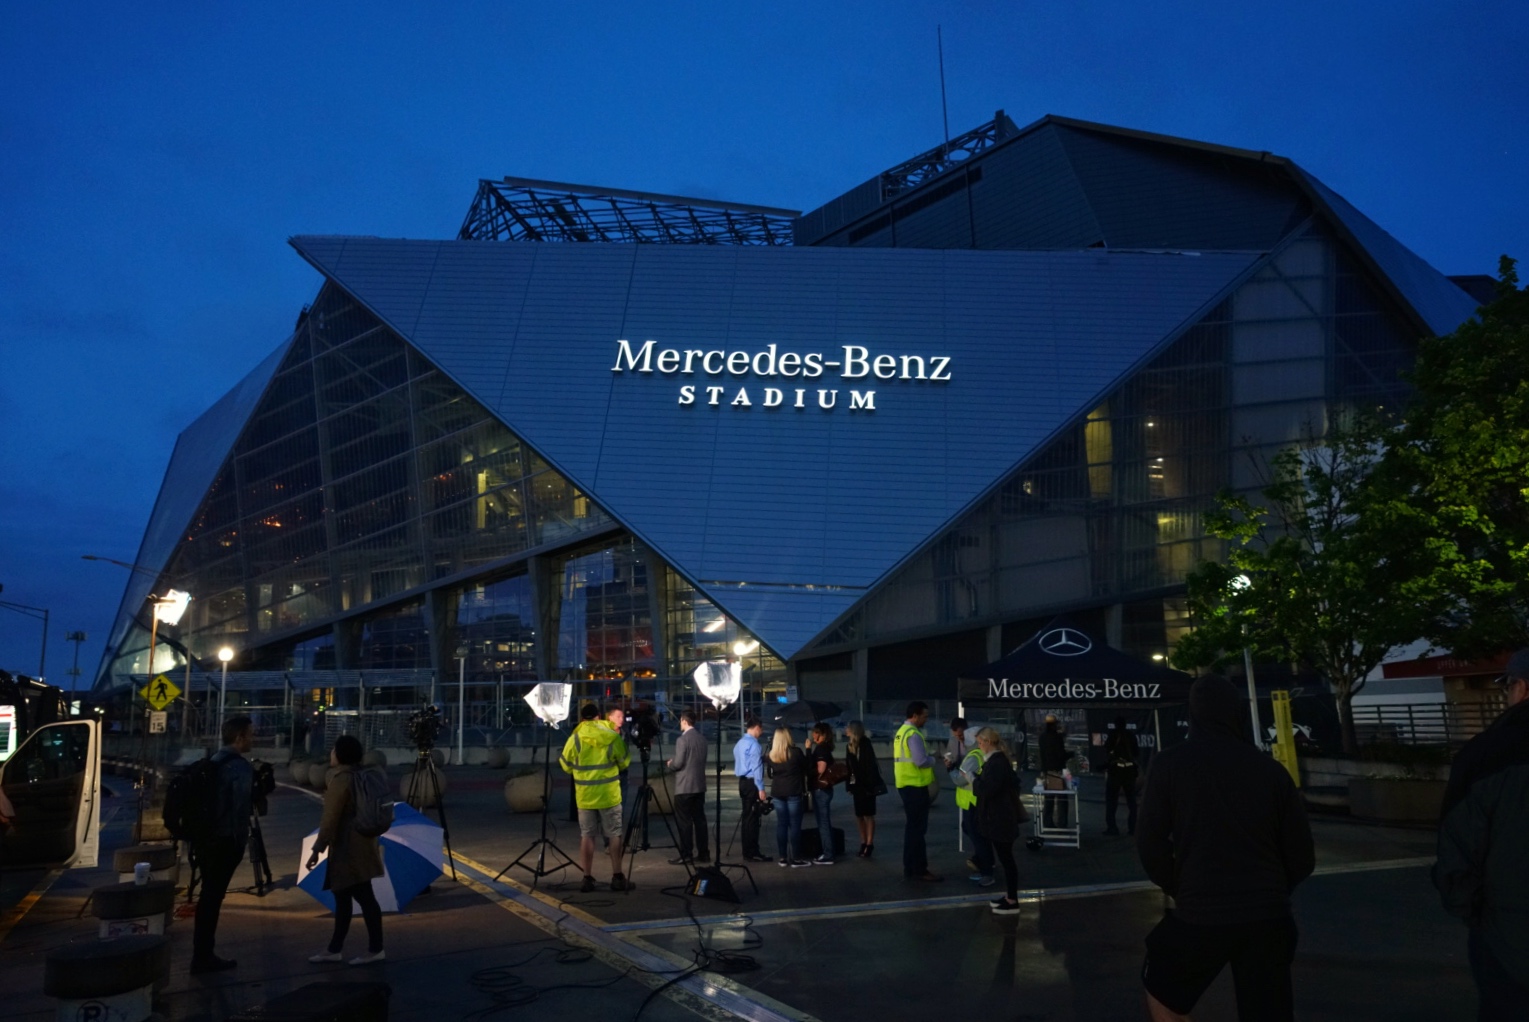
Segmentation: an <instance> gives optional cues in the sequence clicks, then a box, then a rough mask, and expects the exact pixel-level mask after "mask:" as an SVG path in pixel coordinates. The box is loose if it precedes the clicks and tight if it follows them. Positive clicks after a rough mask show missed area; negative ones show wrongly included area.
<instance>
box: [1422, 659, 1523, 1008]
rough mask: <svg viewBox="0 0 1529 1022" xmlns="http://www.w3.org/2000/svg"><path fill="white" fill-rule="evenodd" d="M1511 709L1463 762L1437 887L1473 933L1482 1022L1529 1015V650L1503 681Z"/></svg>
mask: <svg viewBox="0 0 1529 1022" xmlns="http://www.w3.org/2000/svg"><path fill="white" fill-rule="evenodd" d="M1498 684H1499V685H1501V687H1502V690H1503V696H1504V698H1505V699H1506V700H1507V703H1508V708H1507V710H1505V711H1504V712H1503V714H1502V716H1500V717H1498V718H1497V720H1496V721H1495V722H1494V723H1493V724H1492V726H1491V727H1489V728H1487V729H1486V730H1485V731H1483V732H1482V733H1481V734H1479V735H1477V736H1476V737H1474V738H1472V739H1471V740H1470V741H1469V742H1467V743H1466V744H1465V747H1464V748H1463V749H1461V750H1460V753H1459V755H1457V756H1456V757H1455V762H1454V765H1453V766H1452V767H1451V768H1450V771H1449V784H1448V785H1447V786H1446V787H1445V789H1444V804H1443V807H1442V810H1441V812H1440V816H1439V839H1438V841H1439V844H1438V861H1437V862H1436V863H1435V864H1434V867H1433V883H1434V886H1435V887H1437V888H1438V890H1439V895H1440V897H1441V898H1442V900H1443V902H1444V908H1445V910H1446V911H1448V912H1450V913H1451V914H1452V915H1456V916H1459V917H1460V918H1461V919H1462V920H1464V921H1465V924H1466V926H1467V927H1469V933H1468V936H1467V938H1466V950H1467V955H1468V958H1469V961H1470V964H1471V975H1472V976H1473V977H1474V978H1475V980H1476V990H1477V992H1478V993H1479V994H1480V997H1481V1000H1480V1008H1479V1014H1478V1015H1477V1016H1476V1017H1477V1018H1478V1019H1481V1020H1493V1022H1495V1020H1497V1019H1522V1018H1524V1017H1525V1012H1526V1011H1529V1007H1526V1006H1529V869H1526V866H1525V864H1526V863H1529V813H1526V812H1525V808H1526V807H1529V649H1521V650H1519V651H1518V652H1517V653H1514V654H1513V656H1512V657H1510V658H1509V659H1508V667H1507V670H1506V672H1505V673H1504V674H1503V676H1502V677H1501V678H1499V679H1498Z"/></svg>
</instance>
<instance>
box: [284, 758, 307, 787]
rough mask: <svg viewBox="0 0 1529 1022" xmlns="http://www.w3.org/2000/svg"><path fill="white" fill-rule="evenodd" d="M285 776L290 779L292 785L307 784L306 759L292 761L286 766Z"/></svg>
mask: <svg viewBox="0 0 1529 1022" xmlns="http://www.w3.org/2000/svg"><path fill="white" fill-rule="evenodd" d="M287 776H288V777H290V778H292V783H293V784H307V783H308V761H307V760H306V759H294V760H292V761H291V762H290V763H288V764H287Z"/></svg>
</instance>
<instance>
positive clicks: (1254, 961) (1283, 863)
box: [1136, 675, 1316, 1022]
mask: <svg viewBox="0 0 1529 1022" xmlns="http://www.w3.org/2000/svg"><path fill="white" fill-rule="evenodd" d="M1247 706H1248V704H1247V700H1246V699H1245V698H1244V697H1242V696H1240V695H1239V694H1238V692H1237V689H1236V688H1234V687H1233V686H1232V683H1231V682H1229V681H1227V680H1226V679H1225V678H1222V677H1219V676H1216V675H1207V676H1205V677H1202V678H1200V679H1198V680H1196V681H1195V683H1194V685H1193V686H1192V687H1191V688H1190V690H1189V740H1188V741H1186V742H1184V743H1183V744H1182V745H1177V746H1175V747H1173V748H1172V749H1168V750H1165V751H1163V752H1161V753H1159V754H1158V755H1157V756H1155V757H1154V758H1153V761H1152V768H1151V770H1149V771H1148V773H1147V787H1146V790H1145V792H1143V795H1142V804H1141V817H1140V819H1139V820H1138V825H1137V829H1136V852H1137V856H1138V857H1139V858H1140V859H1141V864H1142V868H1143V869H1145V870H1146V873H1147V877H1148V878H1149V879H1150V880H1151V881H1152V882H1153V883H1154V884H1156V885H1157V886H1158V887H1160V888H1162V890H1163V893H1164V894H1166V895H1169V896H1170V897H1172V898H1173V899H1174V902H1173V908H1171V909H1168V910H1166V911H1165V912H1164V914H1163V918H1162V920H1161V921H1160V922H1159V923H1158V924H1157V926H1155V927H1154V928H1153V929H1152V932H1151V933H1149V934H1148V935H1147V940H1146V944H1147V956H1146V961H1145V962H1143V963H1142V968H1141V980H1142V985H1143V986H1144V987H1145V988H1146V994H1147V1008H1148V1011H1149V1012H1150V1014H1151V1017H1152V1019H1153V1020H1154V1022H1169V1020H1179V1019H1185V1018H1188V1017H1189V1013H1190V1012H1191V1011H1193V1010H1194V1006H1195V1004H1196V1003H1197V1002H1198V1001H1199V1000H1200V997H1201V995H1202V994H1204V993H1205V991H1206V990H1207V989H1208V988H1209V987H1210V985H1211V983H1213V982H1214V981H1215V979H1216V977H1217V976H1218V975H1220V973H1221V971H1222V970H1223V969H1225V968H1226V967H1227V966H1228V965H1230V966H1231V967H1232V980H1233V985H1234V987H1235V990H1236V997H1237V1017H1238V1018H1239V1019H1241V1020H1242V1022H1250V1020H1254V1019H1259V1020H1269V1022H1276V1020H1278V1022H1286V1020H1289V1019H1291V1018H1293V1017H1294V1010H1295V1008H1294V1004H1295V998H1294V992H1293V990H1292V987H1291V981H1290V966H1291V964H1292V963H1293V962H1294V960H1295V947H1296V938H1297V934H1296V926H1295V918H1294V916H1293V915H1292V914H1291V910H1290V894H1291V892H1292V891H1294V890H1295V888H1296V885H1297V884H1299V883H1300V882H1301V881H1303V880H1305V879H1306V878H1307V877H1308V876H1310V875H1311V871H1312V868H1313V867H1314V866H1315V865H1316V855H1315V850H1314V848H1313V846H1312V840H1311V825H1310V823H1309V822H1308V821H1307V819H1306V809H1305V807H1304V806H1303V805H1302V803H1301V793H1300V791H1299V790H1297V789H1296V786H1295V782H1293V781H1292V780H1291V779H1290V775H1289V774H1288V773H1287V772H1286V771H1285V768H1284V767H1282V766H1280V764H1279V763H1278V762H1276V761H1275V760H1274V759H1272V758H1271V757H1270V756H1268V755H1266V754H1264V753H1263V752H1260V751H1259V749H1258V748H1257V747H1256V746H1255V745H1254V744H1253V742H1252V737H1251V734H1250V730H1249V728H1248V709H1247Z"/></svg>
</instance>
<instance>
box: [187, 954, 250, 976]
mask: <svg viewBox="0 0 1529 1022" xmlns="http://www.w3.org/2000/svg"><path fill="white" fill-rule="evenodd" d="M238 964H239V963H238V962H236V961H234V960H233V959H232V958H219V957H218V956H217V955H208V956H207V957H206V958H193V959H191V973H192V975H196V974H198V973H202V972H226V971H228V970H229V969H232V968H233V967H234V966H236V965H238Z"/></svg>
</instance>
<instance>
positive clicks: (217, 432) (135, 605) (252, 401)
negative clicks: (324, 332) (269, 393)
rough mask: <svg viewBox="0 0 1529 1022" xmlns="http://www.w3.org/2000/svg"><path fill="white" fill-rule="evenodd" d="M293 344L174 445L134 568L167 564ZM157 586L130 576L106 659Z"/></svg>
mask: <svg viewBox="0 0 1529 1022" xmlns="http://www.w3.org/2000/svg"><path fill="white" fill-rule="evenodd" d="M291 345H292V340H291V338H288V339H287V340H286V341H284V342H283V343H282V344H280V345H279V346H278V347H277V348H276V350H275V351H273V352H271V354H269V355H268V356H266V358H265V360H264V361H262V362H261V363H260V364H259V365H258V366H256V367H255V368H254V369H252V370H251V371H250V373H249V375H247V376H245V377H244V379H242V380H240V381H239V382H238V383H237V384H235V385H234V388H233V389H232V390H230V391H229V392H228V393H227V394H224V395H223V396H222V397H221V398H219V399H218V401H217V403H216V404H214V405H213V406H212V407H211V408H209V409H207V411H205V412H203V413H202V414H201V415H200V416H199V417H198V418H197V419H196V421H195V422H193V423H192V424H191V425H189V426H187V427H186V428H185V429H184V430H182V431H181V434H180V436H179V437H177V438H176V440H175V450H174V451H172V452H171V454H170V466H169V468H167V469H165V478H164V482H162V483H161V484H160V487H159V496H158V497H156V498H155V500H154V510H153V511H152V512H150V514H149V524H148V527H147V528H146V529H145V530H144V533H143V542H142V543H141V544H140V545H139V547H138V555H137V557H135V558H134V559H133V563H134V564H137V565H140V566H142V567H144V568H148V569H149V570H151V571H155V572H158V571H161V570H163V569H164V567H165V565H167V564H168V563H169V561H170V557H171V555H172V554H174V553H175V548H176V546H177V544H178V543H179V542H180V540H181V537H182V536H183V535H184V533H185V531H186V526H187V525H188V524H189V523H190V522H191V517H192V515H194V514H196V509H197V508H198V507H200V506H201V503H202V498H203V497H204V496H206V494H207V490H208V489H209V488H210V487H211V486H212V483H213V480H214V479H216V478H217V475H218V470H219V469H221V468H222V467H223V462H224V461H225V460H226V459H227V458H228V452H229V451H231V450H233V446H234V442H235V441H237V440H238V439H239V434H240V433H241V432H242V431H243V430H244V425H245V423H246V422H247V421H248V420H249V417H250V416H251V415H253V414H254V412H255V408H256V406H257V405H258V404H259V403H260V397H261V395H263V394H264V393H265V389H266V387H267V386H268V385H269V384H270V382H271V378H272V377H273V376H275V375H276V371H277V369H279V368H280V367H281V360H282V359H283V358H284V357H285V356H286V354H287V349H288V348H290V347H291ZM155 582H156V579H155V578H154V577H152V576H150V575H146V574H142V573H140V572H136V571H135V572H132V573H131V574H130V575H129V577H128V582H127V586H126V589H125V590H124V592H123V594H122V603H121V605H120V606H119V607H118V608H117V617H116V620H115V621H114V622H113V624H112V631H111V636H110V638H109V639H108V640H107V643H106V649H107V651H108V654H110V653H111V652H113V651H115V650H116V649H117V647H118V646H120V645H121V643H122V640H123V639H124V638H126V637H127V632H128V629H129V628H130V627H131V626H132V623H133V619H134V617H135V616H136V615H137V614H138V612H139V611H140V610H142V608H143V602H144V600H146V599H148V596H149V593H150V592H151V591H152V590H153V588H154V585H155ZM194 595H195V594H193V597H194Z"/></svg>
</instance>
